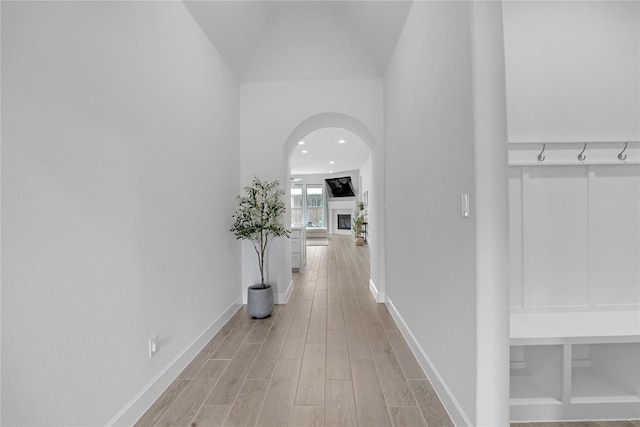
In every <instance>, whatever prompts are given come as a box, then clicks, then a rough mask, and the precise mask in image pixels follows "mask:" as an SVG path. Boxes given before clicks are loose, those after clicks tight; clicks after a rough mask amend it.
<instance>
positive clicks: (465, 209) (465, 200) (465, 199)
mask: <svg viewBox="0 0 640 427" xmlns="http://www.w3.org/2000/svg"><path fill="white" fill-rule="evenodd" d="M461 201H462V212H461V213H462V217H463V218H469V214H470V213H469V195H468V194H463V195H462V198H461Z"/></svg>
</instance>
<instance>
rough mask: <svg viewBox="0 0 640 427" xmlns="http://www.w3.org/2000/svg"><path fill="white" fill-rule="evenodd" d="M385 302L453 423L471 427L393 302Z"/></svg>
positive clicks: (467, 418) (387, 300)
mask: <svg viewBox="0 0 640 427" xmlns="http://www.w3.org/2000/svg"><path fill="white" fill-rule="evenodd" d="M385 304H386V306H387V308H388V309H389V313H391V316H392V317H393V319H394V320H395V321H396V324H397V325H398V328H399V329H400V332H401V333H402V335H403V336H404V338H405V340H406V341H407V343H408V344H409V347H411V351H413V354H414V355H415V356H416V359H417V360H418V363H419V364H420V366H421V367H422V370H423V371H424V372H425V374H426V375H427V378H428V379H429V381H430V382H431V385H432V386H433V389H434V390H435V392H436V393H437V394H438V397H439V398H440V400H441V401H442V404H443V405H444V408H445V410H446V411H447V413H448V414H449V417H451V420H452V421H453V424H454V425H456V426H468V427H471V426H472V425H473V424H472V423H471V420H470V419H469V417H468V416H467V414H466V413H465V412H464V410H463V409H462V406H461V405H460V402H458V400H457V399H456V398H455V396H454V395H453V393H451V390H450V389H449V387H448V386H447V384H446V383H445V382H444V380H443V379H442V377H441V376H440V374H439V373H438V370H437V369H436V367H435V366H434V365H433V363H431V359H429V356H427V354H426V353H425V351H424V349H423V348H422V346H421V345H420V344H419V343H418V341H417V340H416V337H415V335H413V333H412V332H411V329H409V326H407V324H406V322H405V321H404V319H403V318H402V316H401V315H400V313H399V312H398V310H397V309H396V307H395V305H393V302H391V300H390V299H389V298H387V299H386V302H385Z"/></svg>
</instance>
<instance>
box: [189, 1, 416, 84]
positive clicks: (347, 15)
mask: <svg viewBox="0 0 640 427" xmlns="http://www.w3.org/2000/svg"><path fill="white" fill-rule="evenodd" d="M183 2H184V4H185V5H186V7H187V9H188V10H189V12H190V13H191V15H192V16H193V17H194V19H195V21H196V22H197V23H198V25H199V26H200V27H201V28H202V30H203V31H204V33H205V34H206V35H207V37H208V38H209V40H210V41H211V43H212V44H213V45H214V46H215V47H216V49H217V50H218V51H219V52H220V54H221V55H222V57H223V58H224V59H225V61H226V62H227V64H228V65H229V67H230V68H231V70H232V71H233V72H234V73H235V75H236V76H237V77H238V80H239V81H241V82H248V81H277V80H291V79H293V80H309V79H321V80H327V79H347V78H380V77H382V76H383V75H384V73H385V70H386V68H387V65H388V64H389V60H390V59H391V55H392V53H393V49H394V48H395V45H396V43H397V41H398V37H399V36H400V33H401V31H402V27H403V26H404V22H405V20H406V17H407V14H408V12H409V9H410V7H411V2H410V1H403V0H387V1H366V0H365V1H360V0H341V1H327V0H324V1H306V0H298V1H269V0H264V1H238V0H231V1H217V0H210V1H202V0H199V1H193V0H183Z"/></svg>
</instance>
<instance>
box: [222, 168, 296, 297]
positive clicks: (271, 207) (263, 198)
mask: <svg viewBox="0 0 640 427" xmlns="http://www.w3.org/2000/svg"><path fill="white" fill-rule="evenodd" d="M243 190H244V195H242V196H238V205H239V206H238V209H237V210H236V213H235V214H234V215H233V218H235V220H234V223H233V226H232V227H231V232H233V234H234V235H235V237H236V239H239V240H249V241H250V242H251V243H252V244H253V248H254V250H255V251H256V254H257V256H258V266H259V267H260V279H261V281H260V283H261V285H262V288H265V287H266V284H265V281H264V271H265V270H264V260H265V258H266V255H267V246H268V244H269V241H270V239H271V238H274V237H280V236H286V237H289V235H290V231H289V230H287V229H286V228H285V226H284V224H282V223H281V222H280V217H281V216H282V214H283V213H284V212H285V210H286V208H285V204H284V202H283V201H282V196H284V194H285V192H284V191H283V190H282V189H280V188H279V182H278V181H277V180H276V181H272V182H268V181H262V180H260V179H259V178H256V177H255V176H254V177H253V180H252V181H251V184H250V185H247V186H246V187H244V189H243Z"/></svg>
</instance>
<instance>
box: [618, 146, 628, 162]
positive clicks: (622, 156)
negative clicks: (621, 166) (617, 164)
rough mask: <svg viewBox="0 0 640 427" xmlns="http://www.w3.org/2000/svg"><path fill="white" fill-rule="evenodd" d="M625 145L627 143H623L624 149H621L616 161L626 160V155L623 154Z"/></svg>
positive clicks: (625, 149) (625, 148)
mask: <svg viewBox="0 0 640 427" xmlns="http://www.w3.org/2000/svg"><path fill="white" fill-rule="evenodd" d="M627 145H628V143H626V142H625V143H624V148H623V149H622V151H621V152H620V153H618V160H627V155H626V154H624V152H625V151H627Z"/></svg>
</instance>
